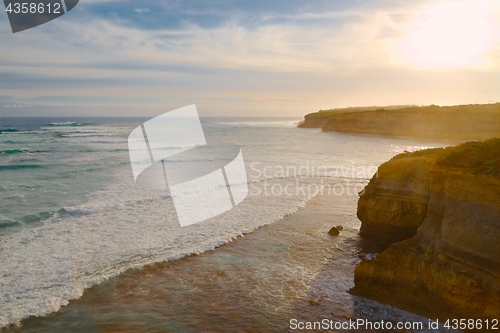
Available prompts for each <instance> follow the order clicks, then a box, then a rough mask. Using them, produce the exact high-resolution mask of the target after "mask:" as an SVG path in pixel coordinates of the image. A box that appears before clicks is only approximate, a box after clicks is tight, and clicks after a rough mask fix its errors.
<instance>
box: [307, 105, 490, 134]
mask: <svg viewBox="0 0 500 333" xmlns="http://www.w3.org/2000/svg"><path fill="white" fill-rule="evenodd" d="M299 127H301V128H314V127H315V128H322V130H323V131H335V132H342V133H354V134H370V135H386V136H406V137H413V138H419V139H432V140H449V141H454V142H460V141H463V140H485V139H489V138H491V137H500V103H496V104H471V105H455V106H442V107H440V106H437V105H430V106H421V107H420V106H408V107H404V106H390V107H383V108H376V107H372V108H370V107H359V108H345V109H333V110H325V111H319V112H315V113H310V114H308V115H306V116H305V117H304V121H303V122H301V123H300V124H299Z"/></svg>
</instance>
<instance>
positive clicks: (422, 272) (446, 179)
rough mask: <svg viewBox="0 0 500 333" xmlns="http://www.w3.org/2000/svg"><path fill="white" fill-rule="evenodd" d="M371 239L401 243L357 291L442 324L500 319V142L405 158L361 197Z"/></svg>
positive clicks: (384, 168)
mask: <svg viewBox="0 0 500 333" xmlns="http://www.w3.org/2000/svg"><path fill="white" fill-rule="evenodd" d="M358 217H359V219H360V220H361V221H362V228H361V231H362V235H363V236H365V237H387V236H396V238H398V240H401V239H404V240H402V241H398V242H395V243H393V244H392V245H390V246H389V247H388V248H387V249H386V250H385V251H383V252H381V253H379V254H378V255H377V257H376V258H375V259H373V260H369V261H363V262H361V263H360V264H359V265H358V266H357V267H356V270H355V287H354V288H353V290H352V291H353V293H355V294H359V295H362V296H366V297H369V298H373V299H376V300H379V301H382V302H385V303H390V304H393V305H396V306H399V307H401V308H405V309H408V310H410V311H414V312H417V313H421V314H424V315H427V316H430V317H438V318H439V317H440V318H483V319H486V318H488V319H493V318H497V319H500V139H491V140H488V141H486V142H481V143H478V142H469V143H465V144H462V145H459V146H456V147H452V148H446V149H431V150H424V151H420V152H415V153H406V154H401V155H398V156H396V157H394V158H393V159H391V160H390V161H389V162H386V163H384V164H383V165H381V166H380V168H379V171H378V175H375V176H374V177H373V179H372V180H371V181H370V183H369V184H368V185H367V187H366V189H365V191H364V192H363V193H362V195H361V196H360V199H359V202H358Z"/></svg>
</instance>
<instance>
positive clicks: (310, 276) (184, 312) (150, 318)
mask: <svg viewBox="0 0 500 333" xmlns="http://www.w3.org/2000/svg"><path fill="white" fill-rule="evenodd" d="M345 189H346V190H347V188H345ZM330 192H331V193H330V194H329V193H328V189H327V188H325V189H324V191H323V195H318V196H316V197H315V198H313V199H312V200H310V201H309V202H308V203H307V204H306V205H305V207H303V208H301V209H299V210H298V211H297V212H295V213H294V214H292V215H289V216H287V217H285V218H284V219H283V220H281V221H278V222H276V223H274V224H271V225H268V226H265V227H262V228H260V229H257V230H255V231H254V232H252V233H251V234H248V235H246V236H244V237H240V238H238V239H237V240H235V241H233V242H232V243H229V244H226V245H224V246H221V247H220V248H217V249H216V250H214V251H210V252H206V253H202V254H200V255H192V256H189V257H185V258H182V259H180V260H176V261H171V262H164V263H158V264H155V265H152V266H147V267H144V268H141V269H136V270H129V271H127V272H125V273H124V274H121V275H119V276H117V277H115V278H111V279H109V280H107V281H105V282H103V283H101V284H99V285H96V286H94V287H92V288H90V289H88V290H86V291H85V292H84V294H83V296H82V297H81V298H80V299H78V300H74V301H71V302H70V303H69V305H67V306H65V307H63V308H62V309H61V310H60V311H59V312H57V313H53V314H50V315H48V316H46V317H41V318H34V317H32V318H28V319H26V320H23V321H22V322H21V325H20V326H11V327H10V328H8V329H5V330H4V331H2V332H51V333H57V332H93V333H98V332H299V331H300V330H293V329H291V327H290V320H292V319H297V320H298V321H317V320H322V319H324V318H327V319H329V320H334V321H346V320H349V319H355V318H379V317H381V318H385V317H387V316H392V317H393V318H395V319H398V318H399V317H400V316H401V315H403V316H404V313H403V314H401V313H400V312H399V310H395V309H394V311H393V310H391V308H390V307H384V306H381V305H380V304H378V303H375V302H371V301H368V300H364V299H362V298H358V297H356V296H352V295H350V294H349V293H348V290H349V289H350V288H352V287H353V286H354V284H353V274H354V267H355V265H356V264H357V263H358V262H359V260H360V255H362V253H361V252H362V251H361V244H360V239H359V236H358V229H359V226H360V221H359V220H358V219H357V218H356V203H357V200H358V196H357V194H356V193H355V192H354V189H353V188H350V195H348V194H346V193H344V194H343V195H335V194H333V193H332V192H333V191H330ZM256 209H258V208H257V207H256ZM336 225H341V226H343V228H344V229H343V230H342V231H341V234H340V235H339V236H331V235H329V234H328V231H329V230H330V228H331V227H333V226H336ZM391 311H393V312H394V313H392V314H391V313H390V312H391ZM334 331H338V330H334Z"/></svg>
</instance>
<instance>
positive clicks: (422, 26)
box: [398, 0, 499, 69]
mask: <svg viewBox="0 0 500 333" xmlns="http://www.w3.org/2000/svg"><path fill="white" fill-rule="evenodd" d="M495 1H497V0H473V1H447V2H439V3H434V4H431V5H427V6H425V7H422V8H421V9H420V10H419V11H418V12H416V13H415V14H414V16H413V20H412V21H411V23H410V24H409V26H408V28H407V29H405V30H406V34H405V36H404V37H403V39H402V40H401V42H400V43H399V45H398V48H399V49H398V51H399V52H398V53H399V54H400V58H401V60H403V61H404V62H406V63H410V64H412V65H415V66H417V67H419V68H422V69H448V68H459V67H469V66H471V67H478V66H479V67H484V66H486V65H487V64H486V62H487V59H486V58H487V54H488V53H489V52H490V51H491V50H492V49H493V48H494V47H495V46H496V45H495V44H498V42H499V41H498V29H499V24H498V23H499V22H498V16H497V15H498V13H497V12H496V10H498V4H496V5H495Z"/></svg>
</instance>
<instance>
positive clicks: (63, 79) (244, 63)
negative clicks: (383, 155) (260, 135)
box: [0, 0, 500, 117]
mask: <svg viewBox="0 0 500 333" xmlns="http://www.w3.org/2000/svg"><path fill="white" fill-rule="evenodd" d="M499 100H500V2H499V1H497V0H453V1H445V0H422V1H402V0H337V1H334V0H309V1H305V0H303V1H298V0H273V1H269V0H252V1H236V0H207V1H201V0H185V1H180V0H154V1H152V0H141V1H138V0H101V1H99V0H80V3H79V4H78V5H77V6H76V7H75V8H74V9H73V10H72V11H70V12H68V13H67V14H65V15H63V16H61V17H60V18H58V19H56V20H53V21H51V22H48V23H46V24H43V25H41V26H38V27H35V28H32V29H29V30H25V31H22V32H18V33H15V34H14V33H12V31H11V28H10V25H9V22H8V18H7V15H6V12H5V11H3V10H0V116H155V115H158V114H161V113H164V112H167V111H170V110H173V109H176V108H179V107H183V106H186V105H190V104H196V105H197V108H198V111H199V113H200V115H201V116H243V117H261V116H273V117H280V116H293V117H301V116H303V115H305V114H307V113H310V112H315V111H317V110H320V109H323V110H324V109H330V108H339V107H348V106H371V105H379V106H384V105H394V104H398V105H401V104H411V105H429V104H437V105H457V104H475V103H481V104H482V103H492V102H497V101H499Z"/></svg>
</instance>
